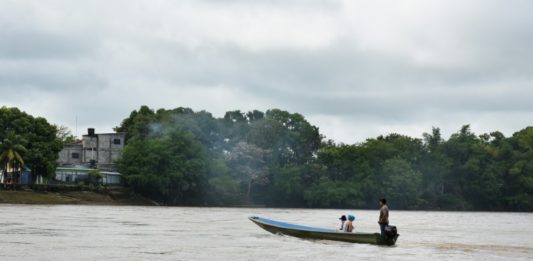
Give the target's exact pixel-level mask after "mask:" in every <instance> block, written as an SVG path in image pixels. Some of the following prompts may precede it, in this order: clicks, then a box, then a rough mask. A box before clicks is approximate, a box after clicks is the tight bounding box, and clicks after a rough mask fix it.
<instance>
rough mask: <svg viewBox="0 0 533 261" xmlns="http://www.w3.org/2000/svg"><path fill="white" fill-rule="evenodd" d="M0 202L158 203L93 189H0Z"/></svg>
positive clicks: (134, 204)
mask: <svg viewBox="0 0 533 261" xmlns="http://www.w3.org/2000/svg"><path fill="white" fill-rule="evenodd" d="M0 204H22V205H24V204H38V205H131V206H157V205H158V204H157V203H156V202H154V201H151V200H149V199H146V198H143V197H141V196H138V195H128V196H126V197H124V196H122V197H113V195H111V193H99V192H94V191H68V192H40V191H17V190H15V191H10V190H2V191H0Z"/></svg>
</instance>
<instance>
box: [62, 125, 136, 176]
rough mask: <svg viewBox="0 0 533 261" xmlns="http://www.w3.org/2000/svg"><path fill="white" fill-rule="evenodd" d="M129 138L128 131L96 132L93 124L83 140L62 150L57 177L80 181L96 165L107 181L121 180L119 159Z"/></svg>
mask: <svg viewBox="0 0 533 261" xmlns="http://www.w3.org/2000/svg"><path fill="white" fill-rule="evenodd" d="M125 140H126V133H124V132H117V133H99V134H96V133H95V131H94V129H93V128H89V129H88V132H87V134H86V135H83V137H82V139H81V140H79V141H77V142H75V143H72V144H67V145H65V146H64V147H63V150H61V151H60V152H59V159H58V163H59V167H58V168H57V170H56V179H57V181H60V182H75V183H76V180H78V181H80V180H81V179H86V176H87V173H88V171H89V170H90V169H94V168H96V169H99V170H100V172H101V173H102V175H103V176H104V179H105V180H106V182H104V184H119V183H120V173H118V172H117V167H116V164H115V163H116V161H117V160H118V159H119V158H120V157H121V156H122V150H123V149H124V142H125ZM83 177H85V178H83Z"/></svg>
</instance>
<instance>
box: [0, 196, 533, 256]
mask: <svg viewBox="0 0 533 261" xmlns="http://www.w3.org/2000/svg"><path fill="white" fill-rule="evenodd" d="M341 214H354V215H356V217H357V220H356V223H355V225H356V230H358V231H361V232H377V231H378V229H379V227H378V226H377V224H376V221H377V217H378V214H379V213H378V210H375V211H368V210H367V211H362V210H318V209H253V208H183V207H126V206H69V205H59V206H42V205H0V260H54V261H60V260H231V261H237V260H348V259H351V260H430V259H431V260H533V213H488V212H431V211H394V210H391V213H390V220H391V224H393V225H396V226H397V227H398V232H399V233H400V237H399V239H398V242H397V245H396V246H394V247H383V246H374V245H365V244H351V243H343V242H334V241H311V240H302V239H298V238H293V237H288V236H279V235H273V234H270V233H268V232H266V231H264V230H263V229H261V228H260V227H258V226H256V225H255V224H253V223H252V222H250V221H249V220H248V219H247V218H248V216H252V215H257V216H261V217H266V218H271V219H276V220H282V221H287V222H291V223H298V224H302V225H310V226H320V227H332V228H335V227H337V226H338V225H339V223H338V217H339V216H340V215H341Z"/></svg>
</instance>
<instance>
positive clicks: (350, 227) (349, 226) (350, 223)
mask: <svg viewBox="0 0 533 261" xmlns="http://www.w3.org/2000/svg"><path fill="white" fill-rule="evenodd" d="M354 220H355V216H352V215H348V222H346V224H345V225H344V232H352V231H353V221H354Z"/></svg>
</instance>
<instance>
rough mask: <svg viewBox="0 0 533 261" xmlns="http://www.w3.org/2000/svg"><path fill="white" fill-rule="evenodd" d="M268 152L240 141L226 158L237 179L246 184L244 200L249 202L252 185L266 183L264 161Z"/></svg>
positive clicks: (266, 169)
mask: <svg viewBox="0 0 533 261" xmlns="http://www.w3.org/2000/svg"><path fill="white" fill-rule="evenodd" d="M268 154H269V152H268V151H266V150H263V149H261V148H259V147H257V146H255V145H253V144H249V143H246V142H244V141H241V142H239V143H237V145H235V147H233V149H232V150H231V151H230V152H229V153H228V155H227V156H226V160H227V162H228V165H229V166H231V167H232V168H233V170H234V171H235V173H236V174H237V178H238V179H239V180H241V181H242V182H243V183H244V184H246V199H247V200H248V202H251V201H252V200H251V197H250V193H251V192H252V186H253V185H254V184H257V183H259V184H264V183H268V182H269V179H268V168H267V165H266V159H267V156H268Z"/></svg>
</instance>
